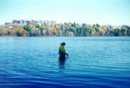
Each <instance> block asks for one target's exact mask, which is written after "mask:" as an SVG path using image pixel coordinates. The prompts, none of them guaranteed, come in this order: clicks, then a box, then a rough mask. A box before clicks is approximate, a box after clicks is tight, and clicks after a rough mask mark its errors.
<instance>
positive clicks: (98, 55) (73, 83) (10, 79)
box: [0, 37, 130, 88]
mask: <svg viewBox="0 0 130 88" xmlns="http://www.w3.org/2000/svg"><path fill="white" fill-rule="evenodd" d="M63 41H64V42H66V46H65V48H66V51H67V52H68V54H69V58H67V60H66V63H65V65H64V66H63V67H62V68H61V67H60V66H59V62H58V57H59V56H58V48H59V44H60V43H61V42H63ZM57 87H58V88H61V87H62V88H63V87H71V88H73V87H74V88H75V87H76V88H86V87H87V88H129V87H130V37H0V88H57Z"/></svg>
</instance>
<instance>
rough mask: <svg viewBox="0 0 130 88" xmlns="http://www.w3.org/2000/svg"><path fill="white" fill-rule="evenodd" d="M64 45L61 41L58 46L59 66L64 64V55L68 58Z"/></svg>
mask: <svg viewBox="0 0 130 88" xmlns="http://www.w3.org/2000/svg"><path fill="white" fill-rule="evenodd" d="M64 46H65V42H62V43H61V44H60V47H59V64H60V66H64V64H65V60H66V56H67V58H68V54H67V53H66V51H65V48H64Z"/></svg>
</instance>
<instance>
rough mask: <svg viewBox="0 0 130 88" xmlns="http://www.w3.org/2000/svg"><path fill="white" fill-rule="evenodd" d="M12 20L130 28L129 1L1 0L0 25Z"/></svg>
mask: <svg viewBox="0 0 130 88" xmlns="http://www.w3.org/2000/svg"><path fill="white" fill-rule="evenodd" d="M15 19H16V20H17V19H18V20H49V21H52V20H54V21H56V22H57V23H64V22H76V23H86V24H96V23H98V24H100V25H108V24H111V25H130V0H0V24H4V23H5V22H12V20H15Z"/></svg>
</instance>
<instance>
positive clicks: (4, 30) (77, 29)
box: [0, 22, 130, 36]
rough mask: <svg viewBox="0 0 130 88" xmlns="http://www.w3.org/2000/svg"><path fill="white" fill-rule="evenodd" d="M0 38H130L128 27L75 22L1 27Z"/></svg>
mask: <svg viewBox="0 0 130 88" xmlns="http://www.w3.org/2000/svg"><path fill="white" fill-rule="evenodd" d="M0 36H130V26H127V25H122V26H119V27H118V26H111V25H107V26H100V25H99V24H93V25H88V24H86V23H83V24H78V23H75V22H74V23H64V24H62V23H61V24H51V25H49V24H43V25H38V24H27V25H25V26H21V25H15V26H6V25H1V26H0Z"/></svg>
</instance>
